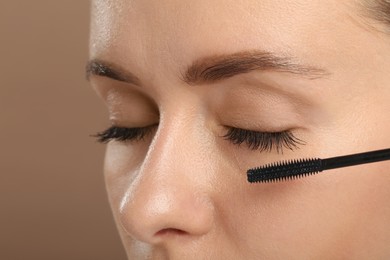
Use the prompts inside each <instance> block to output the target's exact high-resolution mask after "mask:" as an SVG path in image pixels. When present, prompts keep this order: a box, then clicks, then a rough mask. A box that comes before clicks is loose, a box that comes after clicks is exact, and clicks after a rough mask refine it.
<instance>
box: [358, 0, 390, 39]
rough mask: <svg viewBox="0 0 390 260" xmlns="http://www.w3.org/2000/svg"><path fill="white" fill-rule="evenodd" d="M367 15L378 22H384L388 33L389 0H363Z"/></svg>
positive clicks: (389, 18) (389, 24) (389, 26)
mask: <svg viewBox="0 0 390 260" xmlns="http://www.w3.org/2000/svg"><path fill="white" fill-rule="evenodd" d="M363 6H364V8H365V12H366V13H367V10H368V16H369V17H370V18H372V19H374V20H375V21H377V22H379V23H380V24H382V25H383V24H385V25H386V28H385V31H386V32H387V33H390V0H363Z"/></svg>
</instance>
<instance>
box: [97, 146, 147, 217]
mask: <svg viewBox="0 0 390 260" xmlns="http://www.w3.org/2000/svg"><path fill="white" fill-rule="evenodd" d="M144 146H145V147H144ZM146 152H147V145H143V144H141V145H134V146H133V145H126V144H120V143H116V142H112V143H109V144H108V145H107V150H106V156H105V160H104V177H105V183H106V189H107V193H108V196H109V200H110V204H111V207H112V209H113V211H114V213H115V212H116V211H118V210H119V205H120V203H121V200H122V199H123V197H124V194H125V193H126V190H127V189H128V187H129V185H131V183H132V182H133V181H134V179H135V177H136V175H137V171H138V167H139V166H140V165H141V163H142V161H143V159H144V157H145V154H146Z"/></svg>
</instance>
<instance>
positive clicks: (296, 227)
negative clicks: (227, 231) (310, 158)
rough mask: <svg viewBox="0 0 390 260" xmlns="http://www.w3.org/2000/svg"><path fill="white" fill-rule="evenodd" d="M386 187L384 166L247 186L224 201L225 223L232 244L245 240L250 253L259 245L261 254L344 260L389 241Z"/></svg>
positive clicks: (389, 207) (389, 183)
mask: <svg viewBox="0 0 390 260" xmlns="http://www.w3.org/2000/svg"><path fill="white" fill-rule="evenodd" d="M389 186H390V174H389V171H388V170H387V169H386V165H385V164H383V165H380V164H377V165H375V164H372V165H370V166H369V165H367V166H361V167H349V168H344V169H342V170H341V169H339V170H333V171H327V172H323V173H319V174H318V175H314V176H310V177H307V178H303V179H299V180H294V181H287V182H279V183H268V184H260V185H251V186H248V187H246V189H243V190H242V191H241V196H238V195H237V194H235V196H231V197H230V199H229V201H226V203H227V204H229V205H230V207H229V208H230V211H229V214H230V215H229V214H226V216H225V217H226V219H225V221H226V222H230V223H236V225H232V227H236V229H232V231H231V232H236V233H235V234H234V236H235V237H237V239H240V241H250V242H248V244H250V246H253V250H254V251H256V248H257V246H258V245H260V244H261V245H262V246H261V247H262V248H263V249H264V254H265V255H275V254H281V255H280V256H284V255H283V254H284V253H286V252H289V254H290V255H294V256H300V255H301V254H303V252H305V255H306V256H307V255H311V256H313V259H315V258H317V259H318V258H321V257H324V256H328V257H329V256H330V255H332V256H333V255H334V257H335V258H340V257H342V256H345V257H346V258H348V257H350V256H351V255H350V254H351V252H355V253H357V254H358V253H359V252H360V250H363V249H364V250H365V249H368V250H377V249H378V248H380V245H379V244H380V243H383V244H385V243H389V242H390V241H389V238H390V228H388V227H389V226H390V205H389V203H388V199H389V198H390V189H388V187H389ZM239 223H250V224H247V225H240V224H239ZM367 237H372V238H373V239H372V240H369V241H368V239H367ZM376 237H380V238H381V240H380V242H379V244H378V239H376ZM371 241H373V242H371ZM302 257H303V256H302Z"/></svg>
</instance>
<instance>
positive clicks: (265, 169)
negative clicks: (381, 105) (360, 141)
mask: <svg viewBox="0 0 390 260" xmlns="http://www.w3.org/2000/svg"><path fill="white" fill-rule="evenodd" d="M385 160H390V149H383V150H377V151H371V152H365V153H358V154H351V155H344V156H337V157H332V158H326V159H319V158H313V159H299V160H293V161H287V162H286V161H282V162H278V163H273V164H267V165H264V166H260V167H256V168H253V169H249V170H248V171H247V176H248V181H249V182H273V181H280V180H289V179H296V178H300V177H303V176H307V175H312V174H315V173H318V172H322V171H325V170H329V169H335V168H341V167H348V166H354V165H359V164H365V163H373V162H379V161H385Z"/></svg>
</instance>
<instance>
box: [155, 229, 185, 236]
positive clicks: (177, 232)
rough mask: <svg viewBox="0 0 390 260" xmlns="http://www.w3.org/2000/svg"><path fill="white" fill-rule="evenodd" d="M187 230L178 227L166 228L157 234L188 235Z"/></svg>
mask: <svg viewBox="0 0 390 260" xmlns="http://www.w3.org/2000/svg"><path fill="white" fill-rule="evenodd" d="M186 234H188V233H187V232H185V231H183V230H181V229H176V228H164V229H161V230H160V231H158V232H157V233H156V234H155V236H168V235H186Z"/></svg>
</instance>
